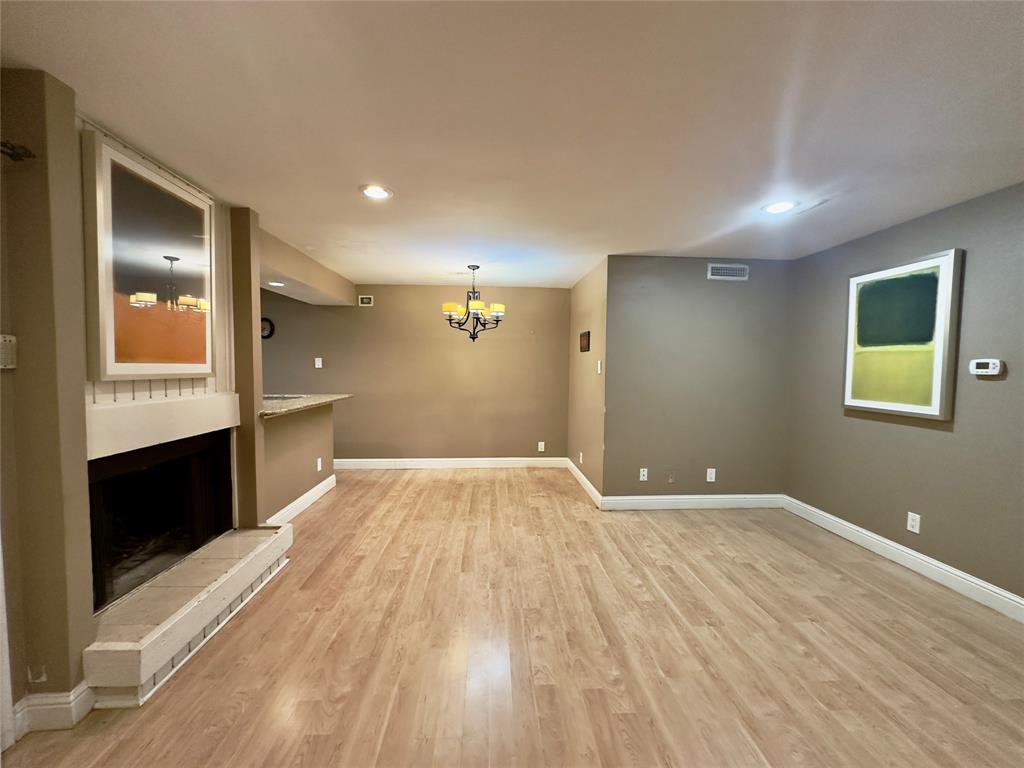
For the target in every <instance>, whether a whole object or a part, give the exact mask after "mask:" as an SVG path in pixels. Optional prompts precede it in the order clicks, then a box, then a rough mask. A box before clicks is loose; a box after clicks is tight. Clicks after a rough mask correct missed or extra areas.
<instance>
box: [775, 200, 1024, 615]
mask: <svg viewBox="0 0 1024 768" xmlns="http://www.w3.org/2000/svg"><path fill="white" fill-rule="evenodd" d="M948 248H963V249H964V250H965V251H966V254H965V257H964V276H963V298H962V303H961V315H960V318H961V319H960V356H959V362H958V363H957V375H956V392H955V403H954V412H953V420H952V421H951V422H933V421H927V420H924V419H911V418H905V417H899V416H889V415H885V414H867V413H859V412H856V411H847V412H844V410H843V408H842V389H843V358H844V344H845V334H846V302H847V299H846V296H847V281H848V278H849V277H850V276H852V275H857V274H862V273H864V272H870V271H874V270H877V269H883V268H886V267H891V266H895V265H898V264H904V263H907V262H910V261H914V260H916V259H919V258H922V257H924V256H927V255H928V254H931V253H935V252H937V251H941V250H946V249H948ZM793 278H794V279H793V284H792V291H791V293H790V299H789V300H790V302H791V304H792V307H793V312H794V317H795V323H794V332H793V338H792V341H791V347H792V350H793V353H794V354H793V370H792V374H791V376H790V377H789V381H790V386H791V388H792V404H793V410H792V412H793V425H794V429H793V432H792V439H791V443H792V461H791V468H790V472H789V477H788V482H787V484H786V487H787V491H788V492H789V493H790V494H791V495H792V496H794V497H796V498H798V499H800V500H801V501H804V502H806V503H808V504H812V505H814V506H816V507H819V508H820V509H823V510H825V511H826V512H829V513H831V514H833V515H837V516H839V517H842V518H843V519H845V520H849V521H850V522H852V523H856V524H857V525H860V526H863V527H864V528H867V529H869V530H871V531H874V532H875V533H878V534H880V535H882V536H885V537H886V538H889V539H892V540H893V541H896V542H899V543H901V544H904V545H906V546H908V547H911V548H913V549H916V550H918V551H920V552H923V553H924V554H926V555H929V556H931V557H934V558H936V559H938V560H941V561H942V562H944V563H948V564H949V565H952V566H954V567H956V568H960V569H962V570H964V571H967V572H968V573H970V574H973V575H975V576H977V577H979V578H981V579H984V580H985V581H988V582H991V583H993V584H996V585H997V586H1000V587H1003V588H1005V589H1008V590H1010V591H1012V592H1014V593H1016V594H1018V595H1024V377H1022V374H1024V312H1022V308H1021V305H1022V303H1024V185H1019V186H1015V187H1011V188H1009V189H1006V190H1003V191H1001V192H996V193H993V194H990V195H986V196H984V197H979V198H976V199H974V200H970V201H968V202H966V203H963V204H961V205H957V206H954V207H952V208H947V209H945V210H943V211H939V212H937V213H933V214H931V215H929V216H924V217H922V218H919V219H915V220H913V221H909V222H907V223H905V224H901V225H899V226H896V227H892V228H891V229H887V230H884V231H882V232H878V233H876V234H873V235H870V236H868V237H865V238H862V239H860V240H856V241H854V242H851V243H847V244H845V245H842V246H839V247H837V248H833V249H831V250H828V251H825V252H824V253H820V254H817V255H815V256H810V257H808V258H805V259H801V260H800V261H798V262H797V263H796V264H795V265H794V271H793ZM976 357H997V358H1001V359H1003V360H1005V361H1006V363H1007V373H1006V375H1005V376H1003V377H1000V378H997V379H984V378H979V377H975V376H972V375H970V373H969V372H968V371H967V363H968V361H969V360H970V359H971V358H976ZM908 511H912V512H916V513H918V514H919V515H921V533H920V534H919V535H915V534H912V533H909V532H908V531H907V530H906V516H907V512H908Z"/></svg>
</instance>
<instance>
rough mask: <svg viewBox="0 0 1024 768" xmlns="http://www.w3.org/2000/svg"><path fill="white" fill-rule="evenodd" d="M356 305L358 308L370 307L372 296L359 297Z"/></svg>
mask: <svg viewBox="0 0 1024 768" xmlns="http://www.w3.org/2000/svg"><path fill="white" fill-rule="evenodd" d="M358 304H359V306H360V307H372V306H373V296H360V297H359V302H358Z"/></svg>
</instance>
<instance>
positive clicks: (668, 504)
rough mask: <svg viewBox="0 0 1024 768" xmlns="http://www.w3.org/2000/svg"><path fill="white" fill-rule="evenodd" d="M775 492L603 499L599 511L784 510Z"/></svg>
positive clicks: (781, 497) (780, 497)
mask: <svg viewBox="0 0 1024 768" xmlns="http://www.w3.org/2000/svg"><path fill="white" fill-rule="evenodd" d="M784 498H785V497H783V496H782V495H780V494H777V493H701V494H693V495H689V496H602V497H601V501H600V502H599V504H600V507H601V509H603V510H607V511H620V510H621V511H626V510H636V509H769V508H772V507H778V508H780V509H781V508H783V499H784Z"/></svg>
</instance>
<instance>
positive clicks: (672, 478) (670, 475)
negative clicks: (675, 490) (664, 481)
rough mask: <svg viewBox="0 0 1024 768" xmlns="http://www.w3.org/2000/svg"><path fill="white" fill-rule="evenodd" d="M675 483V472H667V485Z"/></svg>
mask: <svg viewBox="0 0 1024 768" xmlns="http://www.w3.org/2000/svg"><path fill="white" fill-rule="evenodd" d="M675 481H676V473H675V472H669V473H668V484H669V485H672V483H674V482H675Z"/></svg>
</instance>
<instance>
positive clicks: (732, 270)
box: [708, 264, 750, 280]
mask: <svg viewBox="0 0 1024 768" xmlns="http://www.w3.org/2000/svg"><path fill="white" fill-rule="evenodd" d="M749 279H750V267H749V266H747V265H746V264H708V280H749Z"/></svg>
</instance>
